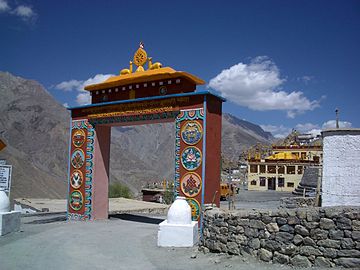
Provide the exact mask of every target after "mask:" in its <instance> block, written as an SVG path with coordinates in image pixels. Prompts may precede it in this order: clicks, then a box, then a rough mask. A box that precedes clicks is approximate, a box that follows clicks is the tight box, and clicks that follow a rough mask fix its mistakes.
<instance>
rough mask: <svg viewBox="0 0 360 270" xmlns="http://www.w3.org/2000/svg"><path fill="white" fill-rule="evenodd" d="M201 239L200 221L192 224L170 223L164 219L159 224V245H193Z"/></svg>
mask: <svg viewBox="0 0 360 270" xmlns="http://www.w3.org/2000/svg"><path fill="white" fill-rule="evenodd" d="M198 240H199V234H198V222H197V221H192V222H191V224H169V223H168V222H167V220H164V221H163V222H161V223H160V224H159V231H158V246H159V247H193V246H194V245H196V244H197V242H198Z"/></svg>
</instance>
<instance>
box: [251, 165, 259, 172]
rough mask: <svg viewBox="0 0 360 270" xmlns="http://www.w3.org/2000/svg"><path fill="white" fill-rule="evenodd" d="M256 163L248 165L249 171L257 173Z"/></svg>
mask: <svg viewBox="0 0 360 270" xmlns="http://www.w3.org/2000/svg"><path fill="white" fill-rule="evenodd" d="M257 172H258V165H250V173H257Z"/></svg>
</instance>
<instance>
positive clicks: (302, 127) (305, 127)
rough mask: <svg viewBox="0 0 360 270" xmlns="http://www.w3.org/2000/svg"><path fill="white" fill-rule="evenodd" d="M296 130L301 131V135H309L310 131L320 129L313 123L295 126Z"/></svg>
mask: <svg viewBox="0 0 360 270" xmlns="http://www.w3.org/2000/svg"><path fill="white" fill-rule="evenodd" d="M295 129H296V130H298V131H300V132H301V133H307V132H308V131H309V130H312V129H319V125H317V124H312V123H305V124H297V125H296V126H295Z"/></svg>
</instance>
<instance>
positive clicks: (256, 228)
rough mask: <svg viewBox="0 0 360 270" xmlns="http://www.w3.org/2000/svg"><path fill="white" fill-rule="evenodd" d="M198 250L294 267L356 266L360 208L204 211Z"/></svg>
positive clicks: (359, 252) (359, 250)
mask: <svg viewBox="0 0 360 270" xmlns="http://www.w3.org/2000/svg"><path fill="white" fill-rule="evenodd" d="M202 247H203V248H204V249H209V250H210V251H211V252H224V253H229V254H235V255H239V254H241V253H243V252H246V253H249V254H251V255H253V256H257V257H258V258H259V259H260V260H263V261H265V262H274V263H280V264H290V265H293V266H297V267H311V266H321V267H334V266H343V267H347V268H356V267H360V207H346V208H344V207H329V208H315V207H314V208H297V209H279V210H275V211H273V210H271V211H269V210H250V211H249V210H237V211H225V210H222V209H219V208H213V209H208V210H205V214H204V229H203V240H202Z"/></svg>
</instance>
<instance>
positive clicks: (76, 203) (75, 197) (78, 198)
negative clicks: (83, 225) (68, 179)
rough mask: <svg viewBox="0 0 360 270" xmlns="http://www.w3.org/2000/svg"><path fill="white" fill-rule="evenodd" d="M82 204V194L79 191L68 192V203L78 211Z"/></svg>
mask: <svg viewBox="0 0 360 270" xmlns="http://www.w3.org/2000/svg"><path fill="white" fill-rule="evenodd" d="M83 204H84V200H83V195H82V194H81V192H80V191H78V190H75V191H73V192H72V193H71V194H70V199H69V205H70V207H71V208H72V209H73V210H75V211H79V210H80V209H81V207H82V206H83Z"/></svg>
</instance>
